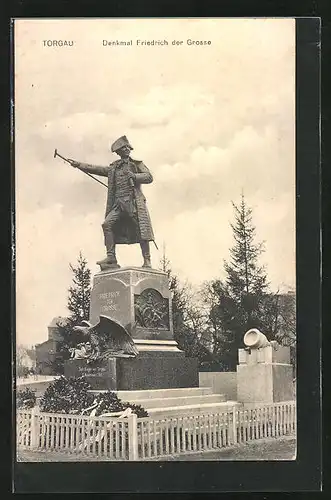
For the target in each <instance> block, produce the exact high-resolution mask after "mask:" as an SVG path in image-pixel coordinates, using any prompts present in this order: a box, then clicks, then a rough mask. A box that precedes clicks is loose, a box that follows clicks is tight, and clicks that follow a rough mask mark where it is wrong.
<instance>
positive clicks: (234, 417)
mask: <svg viewBox="0 0 331 500" xmlns="http://www.w3.org/2000/svg"><path fill="white" fill-rule="evenodd" d="M232 439H233V444H237V407H236V406H233V407H232Z"/></svg>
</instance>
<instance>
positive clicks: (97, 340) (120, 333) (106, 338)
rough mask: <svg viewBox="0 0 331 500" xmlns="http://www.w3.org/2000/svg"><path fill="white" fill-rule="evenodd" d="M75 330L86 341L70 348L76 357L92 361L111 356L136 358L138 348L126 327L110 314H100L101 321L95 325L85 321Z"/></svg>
mask: <svg viewBox="0 0 331 500" xmlns="http://www.w3.org/2000/svg"><path fill="white" fill-rule="evenodd" d="M74 330H75V331H76V332H79V333H80V334H81V335H82V339H81V340H83V341H85V342H80V343H79V344H78V345H77V347H76V348H74V349H71V350H70V351H71V356H72V357H73V358H74V359H87V361H88V362H89V363H91V362H94V361H99V360H105V359H109V358H134V357H136V356H137V355H138V349H137V347H136V346H135V344H134V342H133V339H132V337H131V335H130V334H129V333H128V331H127V330H126V328H124V326H122V325H121V324H120V323H118V322H117V321H115V320H114V319H111V318H109V317H108V316H103V315H100V319H99V322H98V323H97V324H96V325H94V326H93V325H91V323H89V322H88V321H83V322H82V325H81V326H75V327H74Z"/></svg>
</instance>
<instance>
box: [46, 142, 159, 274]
mask: <svg viewBox="0 0 331 500" xmlns="http://www.w3.org/2000/svg"><path fill="white" fill-rule="evenodd" d="M132 149H133V148H132V146H131V145H130V143H129V141H128V139H127V138H126V136H125V135H124V136H122V137H120V138H119V139H117V140H116V141H115V142H114V143H113V144H112V145H111V151H112V152H114V153H116V154H118V155H119V157H120V159H119V160H116V161H115V162H113V163H111V164H110V165H109V166H97V165H90V164H88V163H81V162H78V161H76V160H72V159H70V158H65V157H63V156H61V155H60V154H59V153H58V152H57V150H55V152H54V157H55V156H59V157H60V158H62V159H63V160H64V161H66V162H68V163H69V164H70V165H72V166H73V167H75V168H78V169H79V170H81V171H82V172H84V173H85V174H87V175H89V176H90V177H92V178H93V179H94V180H95V181H97V182H99V183H100V184H102V185H103V186H105V187H107V189H108V196H107V205H106V214H105V220H104V222H103V224H102V229H103V233H104V241H105V246H106V251H107V256H106V258H105V259H103V260H101V261H98V262H97V263H98V264H99V265H100V267H101V270H106V269H109V268H118V267H120V266H119V265H118V262H117V259H116V244H128V245H131V244H134V243H140V247H141V251H142V255H143V259H144V262H143V267H147V268H151V267H152V266H151V257H150V248H149V242H150V241H154V243H155V240H154V233H153V228H152V224H151V220H150V216H149V213H148V209H147V206H146V198H145V196H144V194H143V192H142V190H141V184H150V183H151V182H153V176H152V174H151V173H150V171H149V169H148V168H147V167H146V165H145V164H144V163H143V162H142V161H137V160H133V159H132V158H131V157H130V152H131V150H132ZM92 174H94V175H99V176H103V177H107V178H108V185H106V184H104V183H103V182H101V181H100V180H99V179H96V178H95V177H94V176H93V175H92ZM155 246H156V244H155Z"/></svg>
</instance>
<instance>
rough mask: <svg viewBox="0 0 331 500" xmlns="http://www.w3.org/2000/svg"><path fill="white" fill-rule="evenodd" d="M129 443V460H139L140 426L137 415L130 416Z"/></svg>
mask: <svg viewBox="0 0 331 500" xmlns="http://www.w3.org/2000/svg"><path fill="white" fill-rule="evenodd" d="M128 441H129V460H138V426H137V415H136V414H135V413H131V415H128Z"/></svg>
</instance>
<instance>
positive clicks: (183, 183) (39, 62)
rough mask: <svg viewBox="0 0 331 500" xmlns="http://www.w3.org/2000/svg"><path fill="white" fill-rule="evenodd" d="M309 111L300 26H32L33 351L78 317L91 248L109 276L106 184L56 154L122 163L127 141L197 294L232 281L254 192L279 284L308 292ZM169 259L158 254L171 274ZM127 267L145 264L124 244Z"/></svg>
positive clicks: (21, 293) (28, 301)
mask: <svg viewBox="0 0 331 500" xmlns="http://www.w3.org/2000/svg"><path fill="white" fill-rule="evenodd" d="M137 39H140V40H167V41H168V42H169V45H162V46H161V45H159V46H139V47H137V46H136V40H137ZM188 39H191V40H210V41H211V44H210V45H203V46H196V45H191V46H189V45H188V44H187V40H188ZM44 40H68V41H73V42H74V44H73V46H71V47H65V46H64V47H54V46H51V47H49V46H47V44H44V42H43V41H44ZM103 40H108V41H112V40H120V41H121V40H123V41H128V40H132V43H133V45H132V46H103ZM172 40H183V44H182V45H181V46H173V45H172V44H171V42H172ZM294 103H295V22H294V20H291V19H267V20H263V19H259V20H253V19H248V20H247V19H246V20H245V19H233V20H232V19H214V20H207V19H203V20H198V19H190V20H182V19H175V20H155V19H148V20H134V19H126V20H105V19H102V20H98V19H95V20H92V19H89V20H70V19H67V20H46V19H45V20H19V21H16V25H15V141H16V146H15V147H16V162H15V168H16V260H17V263H16V269H17V276H16V278H17V340H18V342H23V343H29V344H34V343H38V342H42V341H44V340H45V339H46V337H47V325H48V324H49V322H50V320H51V319H52V318H53V317H54V316H57V315H66V314H67V311H66V298H67V288H68V286H69V285H70V282H71V273H70V270H69V262H72V263H75V261H76V258H77V256H78V253H79V251H80V250H82V252H83V254H84V255H85V256H86V258H87V259H88V262H89V266H90V268H91V270H92V272H93V273H95V272H97V271H98V266H97V265H96V263H95V262H96V261H97V260H98V259H100V258H103V257H104V255H105V249H104V246H103V237H102V230H101V222H102V220H103V216H104V209H105V201H106V189H105V188H103V187H102V186H100V185H99V184H97V183H96V182H94V181H93V180H91V179H89V178H88V177H87V176H85V175H84V174H82V173H81V172H79V171H78V170H76V169H73V168H72V167H70V166H68V165H67V164H65V163H64V162H62V161H61V160H60V159H58V158H57V159H54V158H53V152H54V148H57V149H58V151H59V152H60V153H62V154H63V155H64V156H68V157H70V158H75V159H77V160H80V161H86V162H89V163H95V164H99V165H107V164H109V163H110V162H111V161H113V160H115V159H116V156H115V155H113V154H111V153H110V151H109V144H110V143H111V142H112V141H113V140H115V139H116V138H117V137H119V136H120V135H123V134H126V135H127V136H128V138H129V140H130V142H131V143H132V145H133V147H134V151H133V153H132V157H133V158H135V159H139V160H143V161H144V162H145V164H146V165H147V166H148V167H149V168H150V170H151V172H152V174H153V176H154V183H153V184H150V185H148V186H145V187H144V193H145V195H146V198H147V202H148V207H149V211H150V214H151V218H152V222H153V226H154V232H155V236H156V240H157V243H158V245H159V248H160V249H162V246H163V244H164V243H165V245H166V252H167V255H168V258H169V259H170V260H171V262H172V266H173V269H174V271H176V272H177V273H178V274H179V276H180V277H181V278H182V279H185V280H186V279H187V280H189V281H190V282H192V283H193V284H195V285H199V284H200V283H201V282H203V281H204V280H208V279H211V278H213V277H216V276H222V275H223V271H222V263H223V259H227V258H228V257H229V248H230V246H231V244H232V233H231V229H230V227H229V222H231V221H232V217H233V210H232V206H231V201H234V202H239V201H240V194H241V191H242V190H244V194H245V197H246V201H247V203H248V204H249V205H250V206H251V207H252V208H253V216H254V222H255V225H256V228H257V235H258V239H259V240H264V241H265V243H266V252H265V254H264V256H263V259H262V260H263V263H264V264H266V266H267V270H268V274H269V278H270V280H271V283H272V287H273V288H274V289H277V288H278V287H284V288H286V287H291V286H294V284H295V191H294V182H295V129H294V124H295V108H294ZM161 254H162V252H157V251H156V249H155V248H153V250H152V258H153V264H154V266H155V267H158V264H159V259H160V257H161ZM118 258H119V261H120V263H121V264H122V265H129V264H132V265H141V255H140V249H139V247H138V246H137V245H134V246H130V247H128V246H127V247H125V246H119V247H118Z"/></svg>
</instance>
